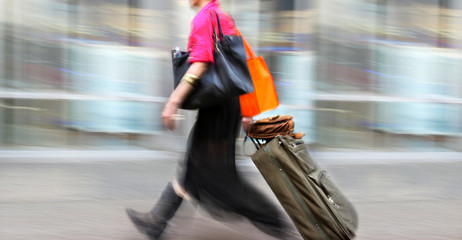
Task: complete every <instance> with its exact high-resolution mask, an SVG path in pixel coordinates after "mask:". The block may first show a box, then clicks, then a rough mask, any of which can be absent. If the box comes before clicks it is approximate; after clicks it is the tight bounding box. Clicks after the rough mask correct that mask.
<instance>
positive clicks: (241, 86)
mask: <svg viewBox="0 0 462 240" xmlns="http://www.w3.org/2000/svg"><path fill="white" fill-rule="evenodd" d="M211 15H212V13H211ZM215 15H216V18H217V23H218V36H217V34H216V31H215V26H213V23H212V26H213V27H212V29H213V35H212V37H213V42H214V44H215V50H214V52H213V57H214V61H215V64H212V65H210V67H209V69H208V71H207V72H206V73H205V74H204V75H203V76H202V77H201V79H200V80H199V84H198V85H197V86H196V89H195V90H194V92H192V93H191V95H190V96H189V97H188V98H187V99H186V100H185V101H184V102H183V104H182V106H181V108H182V109H199V108H206V107H211V106H214V105H218V104H220V103H222V102H224V101H226V100H229V99H232V98H234V97H238V96H240V95H242V94H245V93H250V92H253V91H254V87H253V83H252V78H251V77H250V72H249V69H248V67H247V57H246V53H245V48H244V44H243V41H242V37H241V36H231V35H224V34H223V32H222V30H221V24H220V19H219V18H218V14H217V13H215ZM211 17H213V15H212V16H211ZM189 55H190V52H182V51H176V50H173V51H172V63H173V76H174V87H175V88H176V87H177V86H178V84H179V83H180V81H181V78H182V77H183V76H184V74H185V73H186V71H187V70H188V69H189V66H191V64H190V63H189V61H188V60H189Z"/></svg>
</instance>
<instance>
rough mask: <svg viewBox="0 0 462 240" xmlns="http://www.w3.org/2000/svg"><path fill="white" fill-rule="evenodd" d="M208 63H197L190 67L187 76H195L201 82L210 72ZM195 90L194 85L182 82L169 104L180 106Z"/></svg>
mask: <svg viewBox="0 0 462 240" xmlns="http://www.w3.org/2000/svg"><path fill="white" fill-rule="evenodd" d="M208 65H209V64H208V63H204V62H195V63H193V64H191V66H190V67H189V69H188V71H187V72H186V73H187V74H188V73H189V74H193V75H194V76H196V77H198V78H199V80H198V81H200V78H201V77H202V76H203V75H204V74H205V72H207V70H208ZM193 90H194V85H193V84H191V83H189V82H186V81H180V83H179V84H178V86H177V87H176V88H175V90H174V91H173V92H172V94H171V95H170V98H169V102H171V103H173V104H175V105H177V106H180V105H181V104H182V103H183V102H184V100H185V99H186V98H187V97H188V96H189V94H191V92H192V91H193Z"/></svg>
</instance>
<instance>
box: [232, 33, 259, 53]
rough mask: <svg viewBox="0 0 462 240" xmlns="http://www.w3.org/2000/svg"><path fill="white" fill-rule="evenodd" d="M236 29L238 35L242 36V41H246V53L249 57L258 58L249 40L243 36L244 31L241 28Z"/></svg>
mask: <svg viewBox="0 0 462 240" xmlns="http://www.w3.org/2000/svg"><path fill="white" fill-rule="evenodd" d="M236 31H237V35H238V36H241V37H242V41H243V42H244V47H245V53H246V54H247V58H248V59H253V58H257V56H256V55H255V52H254V51H253V49H252V47H251V46H250V44H249V42H247V40H246V39H245V38H244V36H242V33H241V32H240V31H239V29H237V28H236Z"/></svg>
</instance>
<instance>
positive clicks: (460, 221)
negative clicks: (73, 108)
mask: <svg viewBox="0 0 462 240" xmlns="http://www.w3.org/2000/svg"><path fill="white" fill-rule="evenodd" d="M179 158H180V155H175V157H172V155H169V156H167V155H166V156H165V157H163V158H162V157H160V158H159V157H157V158H156V159H152V160H146V159H145V160H136V161H100V160H95V161H82V162H66V161H61V162H59V161H56V162H51V163H34V162H33V159H30V160H28V162H27V161H21V162H20V163H15V162H14V161H10V162H9V163H8V162H2V163H0V239H1V240H15V239H21V240H22V239H27V240H28V239H39V240H42V239H43V240H67V239H69V240H83V239H85V240H103V239H104V240H106V239H112V240H135V239H139V240H141V239H147V238H145V237H144V236H142V235H141V234H139V233H138V232H137V230H136V229H135V228H134V227H133V225H132V224H131V222H130V221H129V219H128V218H127V216H126V215H125V211H124V208H125V207H127V206H129V207H133V208H135V209H136V210H140V211H147V210H149V209H150V208H151V207H152V205H153V203H154V202H155V200H156V199H157V198H158V197H159V195H160V193H161V191H162V189H163V187H164V186H165V184H166V183H167V182H168V181H170V180H171V178H172V176H173V175H174V173H175V167H176V164H177V160H178V159H179ZM417 162H418V161H413V163H408V164H406V163H397V162H394V163H393V164H384V163H382V164H377V163H374V164H367V163H366V162H363V163H361V164H349V163H348V162H345V163H341V162H339V161H336V162H335V164H332V163H329V164H325V163H326V162H325V163H324V164H323V162H319V163H320V164H321V165H323V166H324V167H325V168H326V169H327V170H328V171H329V173H330V174H331V175H332V176H333V177H334V179H335V180H336V182H337V184H338V185H339V186H340V188H341V189H342V191H343V192H344V193H345V194H346V195H347V196H348V197H349V199H350V200H351V201H352V202H353V204H354V205H355V207H356V208H357V211H358V213H359V218H360V224H359V225H360V227H359V230H358V236H357V238H356V239H359V240H375V239H377V240H379V239H397V240H406V239H415V240H425V239H429V240H430V239H435V240H437V239H438V240H439V239H441V240H443V239H462V187H461V186H460V184H461V183H462V174H461V172H462V161H446V162H425V163H417ZM238 165H239V169H240V171H242V174H243V176H245V177H246V178H248V179H249V180H250V181H252V182H253V183H254V184H255V185H256V186H257V187H259V188H260V189H262V191H264V192H265V193H267V194H268V196H269V197H271V198H272V199H273V200H274V201H275V202H276V201H277V200H276V199H275V198H274V196H273V195H272V193H271V190H270V189H269V187H268V186H267V185H266V183H265V182H264V180H263V178H262V177H261V176H260V175H259V173H258V170H257V169H256V168H255V167H254V166H253V165H252V162H251V161H250V160H249V159H244V160H241V161H239V164H238ZM291 234H292V235H293V239H301V238H300V237H299V236H298V235H297V232H296V231H295V230H293V229H292V233H291ZM164 239H165V240H213V239H217V240H231V239H239V240H240V239H248V240H257V239H258V240H263V239H269V240H270V239H273V238H271V237H269V236H267V235H266V234H264V233H262V232H260V231H259V230H257V229H256V228H254V227H253V226H252V225H251V224H249V223H248V222H246V221H244V220H242V221H237V222H229V223H223V222H219V221H216V220H214V219H212V218H210V217H209V216H208V215H207V214H206V213H204V212H203V211H201V210H200V209H196V208H195V207H194V206H193V205H192V204H190V203H189V202H187V203H186V204H183V205H182V207H181V208H180V209H179V211H178V214H177V216H176V217H175V218H174V219H173V221H172V222H171V224H170V227H169V228H168V231H167V232H166V234H165V238H164Z"/></svg>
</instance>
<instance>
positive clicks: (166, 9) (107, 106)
mask: <svg viewBox="0 0 462 240" xmlns="http://www.w3.org/2000/svg"><path fill="white" fill-rule="evenodd" d="M221 2H222V5H223V8H225V9H226V10H227V11H228V12H230V13H231V14H232V16H233V17H234V19H235V20H236V23H237V25H238V27H239V28H240V30H241V32H243V33H244V35H245V36H246V38H247V39H248V40H249V41H250V43H251V44H252V46H253V47H254V48H255V50H256V51H257V52H258V54H261V55H263V56H264V57H265V59H266V61H267V63H268V65H269V68H270V70H271V71H272V72H273V75H274V79H275V81H276V83H277V84H276V86H277V91H278V94H279V98H280V102H281V107H279V108H278V109H276V110H275V111H272V112H267V113H264V114H262V115H261V116H258V117H257V118H261V117H266V116H269V115H274V114H292V115H294V117H295V119H296V122H297V123H296V131H301V132H305V133H307V136H306V138H305V141H306V142H307V143H310V144H312V145H313V146H316V147H318V148H319V149H345V148H350V149H373V150H380V151H390V150H391V151H408V150H410V151H420V150H425V151H433V152H435V151H436V152H438V151H443V152H445V151H456V152H459V151H461V150H462V147H461V146H462V144H461V143H462V138H461V137H460V136H461V130H462V126H461V125H462V124H461V122H462V119H461V118H462V106H461V104H462V54H461V53H462V40H461V39H462V2H461V1H456V0H424V1H422V0H419V1H417V0H410V1H385V0H375V1H374V0H352V1H346V0H323V1H320V0H252V1H240V0H221ZM0 11H1V13H2V14H0V61H1V62H0V66H1V67H0V148H1V149H15V148H18V147H20V148H22V149H34V148H36V147H46V148H51V149H61V148H65V149H69V148H70V149H95V148H97V149H107V148H110V149H114V148H115V149H126V150H131V149H138V150H140V149H141V150H143V149H151V150H158V149H174V148H176V145H175V146H173V145H172V144H171V143H170V142H171V141H163V139H165V138H172V134H171V133H170V132H168V131H167V130H166V129H165V128H164V127H163V126H162V124H161V121H160V112H161V110H162V107H163V101H164V100H165V98H166V97H167V96H168V94H169V93H170V92H171V90H172V70H171V63H170V50H171V49H174V48H175V47H177V46H179V47H180V48H182V49H185V47H186V41H187V37H188V33H189V21H190V20H191V18H192V17H193V16H194V11H193V10H191V9H190V8H189V4H188V1H186V0H171V1H151V0H96V1H95V0H67V1H65V0H15V1H9V0H2V1H0ZM399 99H400V100H399ZM429 99H430V100H429ZM36 109H40V111H36ZM183 114H184V115H185V116H186V118H185V120H182V121H180V122H179V129H178V130H177V131H176V132H175V134H174V136H173V138H180V139H184V138H185V137H186V134H187V133H188V130H189V128H190V127H191V124H192V122H193V121H194V112H187V111H184V113H183ZM157 142H159V143H157ZM153 143H156V144H153Z"/></svg>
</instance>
